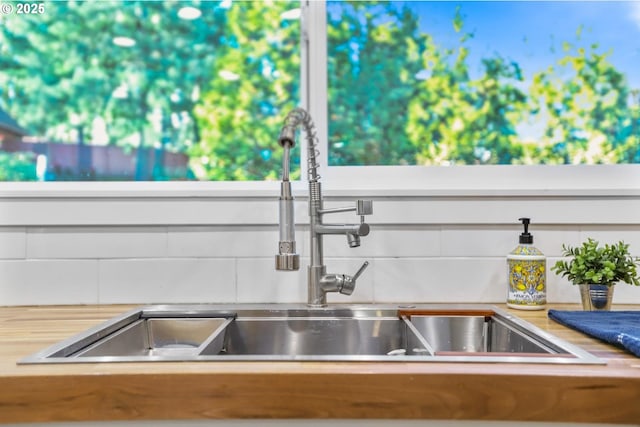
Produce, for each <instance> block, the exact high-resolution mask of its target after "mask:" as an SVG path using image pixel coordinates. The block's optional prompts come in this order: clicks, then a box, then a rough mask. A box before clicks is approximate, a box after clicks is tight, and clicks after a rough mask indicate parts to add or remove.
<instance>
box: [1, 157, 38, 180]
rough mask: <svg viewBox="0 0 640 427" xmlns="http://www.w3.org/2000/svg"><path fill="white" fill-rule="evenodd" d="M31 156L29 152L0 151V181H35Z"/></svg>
mask: <svg viewBox="0 0 640 427" xmlns="http://www.w3.org/2000/svg"><path fill="white" fill-rule="evenodd" d="M33 157H34V156H33V155H32V154H31V153H3V152H0V181H36V180H37V176H36V168H35V159H34V158H33Z"/></svg>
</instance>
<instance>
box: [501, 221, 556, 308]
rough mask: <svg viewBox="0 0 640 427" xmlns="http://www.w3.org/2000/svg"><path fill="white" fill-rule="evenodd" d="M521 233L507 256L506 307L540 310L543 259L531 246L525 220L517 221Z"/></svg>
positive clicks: (544, 301)
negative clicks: (507, 283) (522, 230)
mask: <svg viewBox="0 0 640 427" xmlns="http://www.w3.org/2000/svg"><path fill="white" fill-rule="evenodd" d="M519 221H521V222H522V224H523V225H524V233H522V234H520V238H519V242H520V244H519V245H518V246H517V247H516V248H515V249H514V250H513V251H511V253H509V255H507V264H508V267H509V289H508V294H507V306H509V307H511V308H517V309H520V310H542V309H544V308H545V306H546V304H547V259H546V257H545V256H544V255H543V253H542V252H540V251H539V250H538V249H537V248H536V247H534V246H533V235H531V234H530V233H529V223H530V222H531V220H530V219H529V218H520V219H519Z"/></svg>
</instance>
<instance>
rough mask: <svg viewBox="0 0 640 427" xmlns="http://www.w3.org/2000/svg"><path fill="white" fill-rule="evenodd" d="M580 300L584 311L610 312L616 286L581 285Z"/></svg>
mask: <svg viewBox="0 0 640 427" xmlns="http://www.w3.org/2000/svg"><path fill="white" fill-rule="evenodd" d="M578 286H579V288H580V299H581V300H582V308H583V310H589V311H609V310H611V302H612V301H613V290H614V289H615V286H614V285H611V286H607V285H596V284H581V285H578Z"/></svg>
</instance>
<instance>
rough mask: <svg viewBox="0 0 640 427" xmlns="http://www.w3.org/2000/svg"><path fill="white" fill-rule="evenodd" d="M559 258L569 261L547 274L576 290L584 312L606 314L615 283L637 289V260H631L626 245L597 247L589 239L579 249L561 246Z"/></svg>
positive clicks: (562, 262) (619, 243) (557, 263)
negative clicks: (559, 277) (597, 311)
mask: <svg viewBox="0 0 640 427" xmlns="http://www.w3.org/2000/svg"><path fill="white" fill-rule="evenodd" d="M562 255H563V256H565V257H570V258H571V259H570V260H569V261H567V260H560V261H558V262H556V263H555V265H554V266H553V267H551V270H552V271H553V272H554V273H556V274H558V275H561V276H562V277H567V278H568V279H569V280H570V281H571V283H573V284H574V285H579V286H580V296H581V298H582V307H583V308H584V309H585V310H609V309H610V308H611V298H612V297H613V289H614V285H615V284H616V283H618V282H624V283H628V284H630V285H635V286H640V279H639V278H638V273H637V267H638V261H639V260H640V258H637V257H632V256H631V254H630V253H629V245H628V244H626V243H624V242H623V241H620V242H618V243H616V244H613V245H609V244H605V245H604V246H599V245H598V242H597V241H596V240H594V239H591V238H589V239H588V240H587V241H586V242H583V243H582V246H579V247H575V248H574V247H571V246H567V245H562Z"/></svg>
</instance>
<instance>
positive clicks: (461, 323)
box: [19, 304, 603, 364]
mask: <svg viewBox="0 0 640 427" xmlns="http://www.w3.org/2000/svg"><path fill="white" fill-rule="evenodd" d="M479 309H481V310H483V313H486V314H484V315H478V314H477V313H478V310H479ZM452 310H453V312H454V313H455V314H452ZM177 360H180V361H211V362H213V361H218V362H220V361H229V360H239V361H260V360H263V361H264V360H266V361H287V360H301V361H304V360H313V361H385V362H387V361H388V362H493V363H497V362H509V363H564V364H571V363H603V362H602V361H601V360H599V359H597V358H596V357H594V356H593V355H591V354H589V353H587V352H585V351H584V350H582V349H580V348H579V347H576V346H574V345H571V344H570V343H567V342H565V341H563V340H561V339H559V338H557V337H555V336H553V335H551V334H548V333H547V332H545V331H543V330H541V329H539V328H536V327H535V326H534V325H532V324H530V323H528V322H525V321H523V320H522V319H520V318H518V317H516V316H514V315H512V314H510V313H508V312H505V311H502V310H500V309H498V308H496V307H492V306H485V305H482V306H473V307H471V308H469V307H464V308H459V307H457V306H444V307H443V306H429V305H419V306H416V307H411V308H409V309H407V308H406V307H396V306H389V305H385V306H379V305H366V306H336V307H331V308H308V307H303V306H299V305H279V304H273V305H155V306H148V307H141V308H139V309H136V310H132V311H130V312H127V313H123V314H122V315H121V316H118V317H115V318H113V319H110V320H109V321H107V322H105V323H103V324H102V325H98V326H96V327H94V328H91V329H89V330H88V331H86V332H84V333H82V334H79V335H76V336H74V337H71V338H69V339H67V340H64V341H62V342H60V343H57V344H55V345H53V346H51V347H49V348H47V349H44V350H42V351H40V352H38V353H36V354H34V355H32V356H29V357H27V358H25V359H23V360H21V361H20V362H19V363H80V362H151V361H177Z"/></svg>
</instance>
